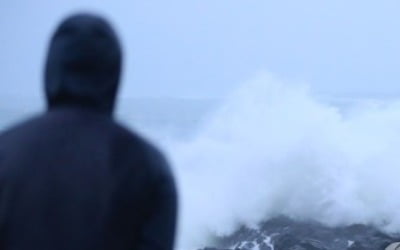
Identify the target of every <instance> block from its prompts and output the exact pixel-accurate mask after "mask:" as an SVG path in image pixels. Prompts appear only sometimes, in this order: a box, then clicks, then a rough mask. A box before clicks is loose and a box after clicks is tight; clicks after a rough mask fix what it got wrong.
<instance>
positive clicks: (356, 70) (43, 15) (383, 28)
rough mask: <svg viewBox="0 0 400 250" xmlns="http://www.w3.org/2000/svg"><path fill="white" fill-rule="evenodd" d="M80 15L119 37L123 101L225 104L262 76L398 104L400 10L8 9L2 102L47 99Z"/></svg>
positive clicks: (361, 4)
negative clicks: (59, 53) (45, 83)
mask: <svg viewBox="0 0 400 250" xmlns="http://www.w3.org/2000/svg"><path fill="white" fill-rule="evenodd" d="M77 10H90V11H95V12H100V13H102V14H104V15H105V16H107V17H108V18H109V19H110V20H111V22H112V23H113V24H114V25H115V27H116V29H117V31H118V33H119V34H120V37H121V40H122V43H123V47H124V50H125V54H126V55H125V59H126V60H125V65H124V80H123V89H122V94H123V96H129V97H131V96H134V97H165V96H167V97H188V98H192V97H221V96H224V95H225V94H226V93H228V92H229V91H230V90H231V89H232V88H234V87H235V86H236V85H238V84H240V83H242V82H244V81H246V80H248V79H249V78H252V77H253V76H254V75H255V74H256V73H257V72H259V71H260V70H266V71H269V72H271V73H273V74H275V75H277V76H278V77H281V78H284V79H294V80H296V81H302V82H307V83H309V84H310V85H311V88H312V89H313V90H314V91H316V92H320V93H323V94H332V95H354V94H356V95H364V94H372V95H375V94H376V95H381V94H385V95H386V94H387V95H400V75H399V65H400V64H399V56H400V15H399V13H400V1H398V0H379V1H378V0H275V1H269V0H140V1H139V0H125V1H122V0H113V1H111V0H86V1H84V0H57V1H54V0H12V1H11V0H9V1H6V0H5V1H1V2H0V30H1V33H0V65H1V67H0V83H1V91H0V92H1V93H2V95H5V94H7V95H23V96H32V97H40V96H41V90H42V89H41V80H42V79H41V77H42V75H41V74H42V67H43V61H44V56H45V51H46V49H47V43H48V39H49V37H50V35H51V32H52V31H53V30H54V28H55V26H56V25H57V24H58V22H59V21H60V20H61V19H62V18H63V17H65V16H66V15H67V14H70V13H72V12H73V11H77Z"/></svg>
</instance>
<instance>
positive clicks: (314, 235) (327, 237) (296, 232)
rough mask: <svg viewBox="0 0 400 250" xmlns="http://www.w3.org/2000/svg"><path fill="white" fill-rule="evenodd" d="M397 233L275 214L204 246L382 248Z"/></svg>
mask: <svg viewBox="0 0 400 250" xmlns="http://www.w3.org/2000/svg"><path fill="white" fill-rule="evenodd" d="M396 241H400V237H399V235H389V234H385V233H383V232H381V231H379V230H378V229H376V228H374V227H373V226H368V225H358V224H357V225H351V226H346V227H344V226H343V227H327V226H324V225H322V224H321V223H318V222H312V221H311V222H310V221H307V222H306V221H295V220H292V219H289V218H287V217H277V218H274V219H271V220H269V221H267V222H264V223H262V224H261V225H259V227H258V228H257V229H250V228H245V227H243V228H241V229H240V230H238V231H237V232H235V233H234V234H232V235H230V236H228V237H223V238H218V239H217V240H216V242H217V243H216V245H215V246H214V248H205V249H204V250H224V249H234V250H384V249H385V248H386V247H387V246H388V245H390V244H391V243H393V242H396Z"/></svg>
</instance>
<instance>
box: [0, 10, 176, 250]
mask: <svg viewBox="0 0 400 250" xmlns="http://www.w3.org/2000/svg"><path fill="white" fill-rule="evenodd" d="M27 42H28V41H27ZM121 64H122V52H121V48H120V45H119V42H118V40H117V37H116V35H115V33H114V31H113V30H112V28H111V26H110V25H109V24H108V23H107V22H106V21H104V20H103V19H102V18H100V17H97V16H93V15H87V14H80V15H74V16H72V17H69V18H67V19H66V20H65V21H64V22H63V23H62V24H61V25H60V26H59V28H58V29H57V30H56V32H55V34H54V36H53V38H52V40H51V43H50V48H49V53H48V57H47V62H46V70H45V93H46V97H47V102H48V107H49V108H48V111H47V112H45V113H44V114H42V115H39V116H37V117H35V118H32V119H30V120H28V121H26V122H23V123H21V124H19V125H17V126H15V127H13V128H11V129H9V130H7V131H5V132H3V133H2V134H1V135H0V250H30V249H35V250H36V249H37V250H80V249H82V250H101V249H104V250H106V249H107V250H123V249H124V250H125V249H130V250H134V249H138V250H140V249H143V250H144V249H166V250H167V249H168V250H169V249H172V248H173V244H174V235H175V224H176V210H177V208H176V207H177V204H176V203H177V197H176V190H175V185H174V180H173V177H172V175H171V172H170V168H169V166H168V164H167V163H166V161H165V160H164V157H163V155H162V154H161V153H160V152H158V151H157V149H155V148H154V147H153V146H152V145H150V144H149V143H147V142H146V141H145V140H143V139H141V138H140V137H139V136H138V135H136V134H135V133H133V132H131V131H129V130H128V129H126V128H124V127H122V126H121V125H119V124H118V123H117V122H115V120H114V119H113V117H112V112H113V108H114V103H115V98H116V93H117V89H118V83H119V77H120V71H121Z"/></svg>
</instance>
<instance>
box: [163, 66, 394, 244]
mask: <svg viewBox="0 0 400 250" xmlns="http://www.w3.org/2000/svg"><path fill="white" fill-rule="evenodd" d="M166 149H167V151H168V154H169V157H170V159H171V162H172V163H173V165H174V170H175V174H176V177H177V180H178V186H179V190H180V197H181V210H180V218H181V219H180V227H179V228H180V230H179V246H181V247H182V248H186V249H188V248H189V247H193V246H200V245H202V244H204V242H205V240H206V239H207V237H208V236H210V235H213V234H218V235H224V234H229V233H231V232H233V231H234V230H235V229H237V228H238V227H239V226H240V225H248V226H255V225H256V224H257V223H259V222H261V221H263V220H266V219H268V218H270V217H273V216H275V215H279V214H284V215H287V216H291V217H294V218H298V219H314V220H318V221H320V222H323V223H326V224H329V225H338V224H351V223H372V224H375V225H377V226H379V227H381V228H382V229H384V230H389V231H397V232H399V231H400V209H399V208H400V199H399V197H400V188H399V187H398V185H399V178H400V151H399V150H400V102H398V101H390V102H383V103H376V102H375V103H372V104H371V102H369V105H358V107H357V108H353V109H351V110H350V111H349V110H347V112H346V113H345V114H344V113H343V112H341V111H340V110H339V109H338V108H337V107H335V106H333V105H329V104H326V103H323V102H321V101H318V99H317V98H315V97H314V96H313V95H312V93H311V92H310V90H309V89H308V88H307V87H305V86H303V85H296V84H288V83H282V82H280V81H277V80H276V79H274V78H273V77H271V76H269V75H268V74H262V75H260V76H259V77H257V78H256V79H254V80H252V81H249V82H248V83H246V84H244V85H243V86H242V87H241V88H239V89H238V90H237V91H235V92H234V93H233V94H232V95H231V96H230V97H229V98H227V100H226V101H225V103H224V104H223V105H222V106H221V108H220V109H218V110H217V111H216V112H215V113H214V114H213V115H212V116H211V117H210V118H209V119H208V120H207V121H206V122H205V123H204V126H203V127H202V128H201V129H199V130H198V132H197V133H196V135H195V136H193V137H192V139H191V140H185V141H184V142H180V141H179V140H176V141H171V140H170V141H168V143H167V144H166Z"/></svg>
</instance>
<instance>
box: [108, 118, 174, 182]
mask: <svg viewBox="0 0 400 250" xmlns="http://www.w3.org/2000/svg"><path fill="white" fill-rule="evenodd" d="M115 126H116V128H117V134H118V138H119V140H124V141H125V143H124V145H125V146H126V147H128V148H129V150H131V151H135V152H131V154H137V153H139V154H140V155H141V158H142V159H143V163H145V164H146V165H147V166H148V167H149V168H150V169H151V171H152V172H153V174H154V175H155V176H171V170H170V166H169V164H168V161H167V159H166V157H165V155H164V154H163V153H162V152H161V151H160V150H159V149H158V148H157V147H156V146H155V145H154V144H153V143H151V142H150V141H149V140H147V139H145V138H143V137H142V136H141V135H139V134H138V133H137V132H136V131H134V130H131V129H128V128H127V127H125V126H124V125H122V124H120V123H117V122H115Z"/></svg>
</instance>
